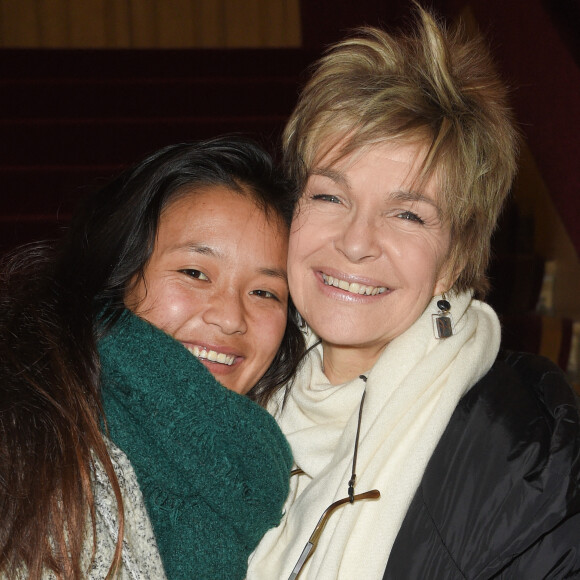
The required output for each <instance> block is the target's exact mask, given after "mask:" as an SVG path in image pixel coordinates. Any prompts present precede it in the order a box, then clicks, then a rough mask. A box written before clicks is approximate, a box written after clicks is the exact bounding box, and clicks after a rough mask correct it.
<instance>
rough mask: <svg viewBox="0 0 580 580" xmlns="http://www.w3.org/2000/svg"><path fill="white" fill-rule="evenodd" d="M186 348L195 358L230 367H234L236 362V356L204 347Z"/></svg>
mask: <svg viewBox="0 0 580 580" xmlns="http://www.w3.org/2000/svg"><path fill="white" fill-rule="evenodd" d="M186 348H187V350H188V351H189V352H190V353H191V354H192V355H193V356H194V357H195V358H198V359H200V360H208V361H210V362H215V363H219V364H222V365H227V366H229V367H230V366H232V365H233V364H234V361H235V360H236V357H235V356H234V355H231V354H225V353H223V352H217V351H215V350H207V349H206V348H204V347H203V346H187V347H186Z"/></svg>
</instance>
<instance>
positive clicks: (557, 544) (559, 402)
mask: <svg viewBox="0 0 580 580" xmlns="http://www.w3.org/2000/svg"><path fill="white" fill-rule="evenodd" d="M455 578H461V579H470V580H472V579H473V580H476V579H477V580H483V579H490V578H502V579H504V578H505V579H510V580H514V579H522V580H536V579H540V578H542V579H543V578H580V417H579V413H578V407H577V403H576V400H575V396H574V394H573V392H572V390H571V389H570V387H569V386H568V385H567V383H566V381H565V378H564V377H563V375H562V373H561V372H560V371H559V369H558V368H556V367H555V366H554V365H552V363H550V362H549V361H547V360H546V359H543V358H541V357H537V356H533V355H527V354H515V353H512V354H508V355H506V356H503V357H500V358H499V359H498V360H497V361H496V363H495V364H494V366H493V367H492V369H491V370H490V371H489V373H488V374H487V375H486V376H485V377H484V378H483V379H482V380H481V381H479V383H478V384H477V385H475V386H474V387H473V388H472V389H471V390H470V391H469V393H467V395H465V397H463V399H462V400H461V401H460V403H459V405H458V407H457V409H456V410H455V412H454V413H453V416H452V418H451V421H450V423H449V425H448V427H447V429H446V430H445V432H444V434H443V436H442V438H441V440H440V442H439V444H438V445H437V447H436V449H435V451H434V453H433V456H432V457H431V459H430V461H429V464H428V466H427V469H426V471H425V474H424V476H423V479H422V481H421V485H420V486H419V488H418V490H417V493H416V494H415V497H414V499H413V501H412V503H411V506H410V508H409V510H408V512H407V515H406V517H405V520H404V522H403V525H402V527H401V530H400V531H399V534H398V536H397V539H396V541H395V543H394V545H393V549H392V552H391V555H390V557H389V562H388V564H387V568H386V571H385V575H384V578H383V580H411V579H417V580H419V579H420V580H452V579H455Z"/></svg>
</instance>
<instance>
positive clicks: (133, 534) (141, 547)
mask: <svg viewBox="0 0 580 580" xmlns="http://www.w3.org/2000/svg"><path fill="white" fill-rule="evenodd" d="M106 444H107V448H108V451H109V457H110V458H111V463H112V465H113V469H114V470H115V475H116V477H117V480H118V482H119V487H120V490H121V496H122V498H123V512H124V518H125V526H124V543H123V555H122V560H121V562H122V563H121V569H120V570H119V572H118V575H117V576H115V578H119V579H120V580H121V579H124V578H138V579H143V580H145V579H147V578H159V579H160V580H162V579H163V578H165V573H164V571H163V564H162V563H161V557H160V555H159V551H158V549H157V544H156V542H155V536H154V534H153V529H152V527H151V522H150V520H149V516H148V514H147V510H146V508H145V503H144V501H143V496H142V494H141V490H140V488H139V484H138V482H137V477H136V475H135V472H134V470H133V467H132V465H131V463H130V462H129V460H128V458H127V456H126V455H125V454H124V453H123V452H122V451H121V450H120V449H119V448H118V447H117V446H116V445H115V444H114V443H112V442H111V441H110V440H106ZM93 493H94V500H95V532H96V539H97V551H96V555H95V559H94V561H93V563H92V565H91V568H90V572H89V578H95V579H96V578H104V577H105V576H106V574H107V571H108V569H109V566H110V565H111V561H112V558H113V554H114V551H115V546H116V538H117V530H118V524H119V512H118V507H117V499H116V497H115V494H114V492H113V489H112V486H111V483H110V481H109V478H108V476H107V474H106V472H105V469H104V467H103V466H102V465H101V464H100V463H99V462H98V461H95V463H94V471H93ZM89 537H91V536H90V535H89ZM89 544H90V545H92V542H87V545H89ZM89 552H90V551H88V550H87V553H86V557H89V556H90V554H89ZM87 564H88V560H87Z"/></svg>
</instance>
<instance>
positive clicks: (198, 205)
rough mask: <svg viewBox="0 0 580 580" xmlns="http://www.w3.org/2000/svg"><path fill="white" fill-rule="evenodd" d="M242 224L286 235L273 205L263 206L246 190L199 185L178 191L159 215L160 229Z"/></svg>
mask: <svg viewBox="0 0 580 580" xmlns="http://www.w3.org/2000/svg"><path fill="white" fill-rule="evenodd" d="M208 219H209V220H212V221H216V220H217V221H220V222H224V223H225V222H228V221H229V222H232V223H234V222H241V223H245V222H244V220H249V219H254V220H258V221H261V222H266V223H267V224H268V226H269V227H270V228H271V229H272V230H276V231H279V232H285V231H286V230H287V229H288V228H287V226H286V225H285V223H284V219H283V217H282V216H281V215H279V213H278V211H277V210H276V208H275V207H274V206H272V205H267V204H264V203H262V199H261V198H260V197H258V195H257V194H256V193H254V191H252V190H251V189H250V188H248V187H246V186H241V187H240V189H232V188H230V187H228V186H226V185H221V184H218V185H202V186H195V187H186V188H183V189H182V190H180V191H179V192H178V193H177V194H176V195H175V196H174V197H173V199H171V200H170V201H169V203H168V204H167V205H166V206H165V207H164V208H163V210H162V212H161V219H160V224H159V227H161V226H162V225H164V224H168V223H170V222H183V221H191V220H193V221H195V222H196V223H197V224H198V225H199V224H200V222H201V223H203V222H205V221H206V220H208Z"/></svg>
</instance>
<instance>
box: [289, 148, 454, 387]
mask: <svg viewBox="0 0 580 580" xmlns="http://www.w3.org/2000/svg"><path fill="white" fill-rule="evenodd" d="M333 153H334V152H333V151H331V152H330V154H329V155H328V156H327V157H326V158H323V159H322V160H321V161H320V162H319V163H318V164H316V165H315V167H314V168H313V170H312V171H311V173H310V177H309V178H308V181H307V183H306V187H305V190H304V193H303V194H302V197H301V200H300V202H299V205H298V209H297V212H296V215H295V218H294V222H293V224H292V229H291V234H290V246H289V257H288V277H289V283H290V291H291V294H292V298H293V300H294V303H295V305H296V307H297V309H298V311H299V312H300V313H301V315H302V316H303V318H304V319H305V320H306V322H307V323H308V324H309V325H310V327H311V328H312V329H313V330H314V332H316V334H317V335H318V336H320V338H321V339H322V343H323V349H324V367H325V369H324V370H325V373H326V375H327V376H328V378H329V379H330V381H331V382H333V383H334V384H338V383H340V382H343V381H344V380H348V379H350V378H353V377H355V376H357V375H358V374H360V373H361V372H366V371H368V370H369V369H370V368H371V367H372V365H373V364H374V363H375V362H376V360H377V359H378V357H379V356H380V354H381V352H382V350H383V349H384V347H385V346H386V345H387V344H388V343H389V342H390V341H391V340H393V339H394V338H396V337H397V336H399V335H400V334H401V333H403V332H404V331H405V330H407V329H408V328H409V327H410V326H411V325H412V324H413V323H414V322H415V320H417V318H418V317H419V316H420V315H421V314H422V312H423V311H424V310H425V307H426V306H427V304H428V302H429V301H430V300H431V298H432V297H433V296H434V295H436V294H440V293H441V292H444V291H446V290H448V289H449V288H450V286H451V285H452V282H453V278H452V277H451V276H449V275H448V274H447V271H446V268H445V265H446V257H447V254H448V251H449V245H450V234H449V230H448V228H447V227H446V225H445V224H444V223H442V219H441V210H440V208H439V207H438V205H437V200H436V195H435V191H436V190H435V184H434V183H433V181H428V182H427V184H426V185H424V186H423V187H422V188H421V190H420V191H417V190H416V189H415V188H414V186H413V183H414V177H415V176H416V175H417V171H418V166H419V164H420V161H421V154H422V148H421V147H420V146H419V145H394V144H381V145H376V146H373V147H371V148H370V149H368V150H365V151H363V152H361V151H358V152H355V153H353V154H350V155H348V156H346V157H344V158H342V159H340V160H339V161H338V162H336V163H330V162H328V161H327V160H328V159H329V158H330V159H332V156H333Z"/></svg>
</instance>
